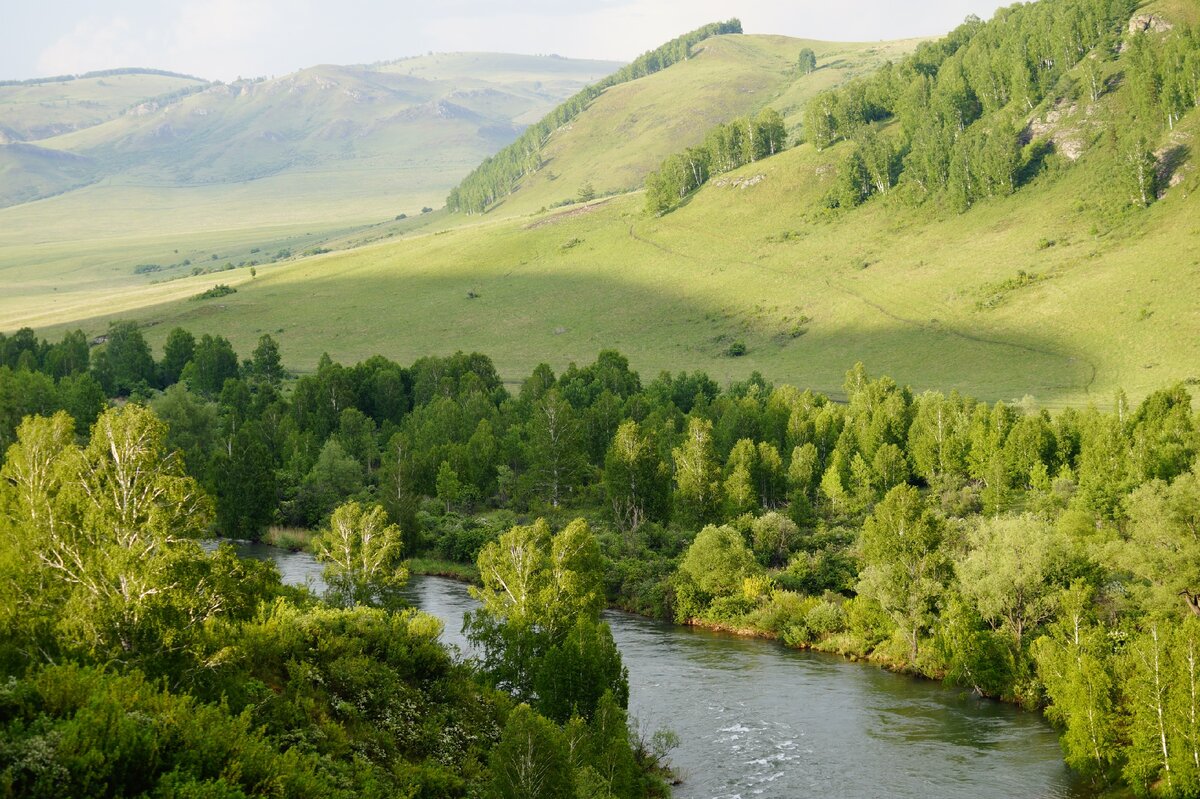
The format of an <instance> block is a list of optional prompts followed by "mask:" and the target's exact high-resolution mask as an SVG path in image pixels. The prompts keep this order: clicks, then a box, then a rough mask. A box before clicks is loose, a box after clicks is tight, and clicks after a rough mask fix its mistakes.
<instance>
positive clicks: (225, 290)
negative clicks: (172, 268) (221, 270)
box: [192, 283, 237, 300]
mask: <svg viewBox="0 0 1200 799" xmlns="http://www.w3.org/2000/svg"><path fill="white" fill-rule="evenodd" d="M230 294H237V289H235V288H234V287H233V286H227V285H225V284H224V283H218V284H217V285H215V286H213V287H212V288H210V289H208V290H207V291H202V292H200V293H199V294H197V295H195V296H194V297H192V299H193V300H212V299H216V298H217V297H228V296H229V295H230Z"/></svg>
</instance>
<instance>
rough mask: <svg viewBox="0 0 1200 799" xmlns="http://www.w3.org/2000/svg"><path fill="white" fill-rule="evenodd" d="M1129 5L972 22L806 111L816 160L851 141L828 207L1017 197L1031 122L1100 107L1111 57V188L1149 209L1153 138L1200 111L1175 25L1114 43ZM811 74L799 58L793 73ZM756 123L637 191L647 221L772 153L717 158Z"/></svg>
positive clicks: (1027, 172)
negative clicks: (1118, 80)
mask: <svg viewBox="0 0 1200 799" xmlns="http://www.w3.org/2000/svg"><path fill="white" fill-rule="evenodd" d="M1135 6H1136V3H1134V2H1132V1H1131V0H1116V2H1108V0H1042V2H1039V3H1029V4H1024V5H1014V6H1012V7H1010V8H1004V9H1001V10H1000V11H998V12H997V13H996V16H995V17H994V18H993V19H992V20H991V21H989V22H986V23H985V22H983V21H981V20H979V19H978V18H977V17H970V18H968V20H967V21H966V22H965V23H964V24H963V25H961V26H959V27H958V28H956V29H955V30H954V31H953V32H951V33H950V34H949V35H948V36H946V37H945V38H943V39H941V40H939V41H936V42H928V43H924V44H921V45H920V46H919V47H918V48H917V49H916V51H915V52H914V53H913V54H912V55H910V56H908V57H907V58H905V59H903V60H901V61H900V62H899V63H897V64H891V63H888V64H886V65H884V67H882V68H881V69H880V70H879V71H877V72H875V73H874V74H872V75H870V76H867V77H862V78H857V79H854V80H851V81H849V82H848V83H846V84H845V85H843V86H841V87H838V88H836V89H830V90H828V91H824V92H822V93H820V94H818V95H817V96H816V97H814V98H813V99H812V100H810V101H809V103H808V105H807V106H806V108H805V112H804V130H803V132H804V136H805V139H806V140H807V141H808V142H810V143H811V144H813V146H814V147H816V148H817V149H818V150H823V149H825V148H827V147H830V146H832V145H833V144H835V143H837V142H839V141H845V142H849V143H850V144H851V150H850V152H849V153H848V155H846V156H845V158H844V159H843V160H842V161H841V163H840V164H839V166H838V169H837V174H836V179H835V182H834V185H833V187H832V188H831V190H830V191H829V193H828V194H827V196H826V198H825V204H826V206H827V207H829V208H852V207H855V206H858V205H861V204H862V203H864V202H866V201H867V200H868V199H870V198H871V197H873V196H876V195H886V194H889V193H890V192H891V191H892V190H893V189H895V188H898V187H899V188H903V189H904V190H905V191H904V196H905V197H906V198H907V199H908V200H910V201H912V202H924V201H927V200H931V199H942V200H944V201H945V202H946V203H947V204H948V205H949V207H951V208H952V209H954V210H957V211H965V210H966V209H967V208H969V207H970V206H971V205H973V204H974V203H975V202H977V201H979V200H981V199H984V198H987V197H996V196H1004V195H1007V194H1011V193H1013V192H1014V191H1016V190H1017V188H1019V186H1020V185H1021V184H1022V182H1024V181H1027V180H1028V179H1030V178H1031V177H1032V176H1033V175H1034V174H1035V173H1036V171H1037V168H1038V165H1039V163H1040V162H1041V160H1042V159H1043V158H1044V157H1045V155H1046V152H1047V149H1048V145H1047V144H1046V143H1045V142H1043V141H1029V140H1027V139H1028V136H1027V133H1026V126H1025V120H1026V117H1027V116H1028V114H1029V113H1030V112H1031V111H1033V110H1034V109H1035V108H1036V107H1037V106H1038V105H1039V104H1040V103H1041V102H1042V101H1043V100H1045V99H1046V98H1047V97H1050V96H1055V95H1058V96H1060V97H1067V96H1070V95H1072V94H1082V95H1084V96H1086V99H1088V100H1090V101H1091V102H1096V101H1097V100H1098V99H1099V98H1100V97H1101V96H1102V95H1103V94H1104V93H1105V92H1106V91H1107V90H1108V89H1107V87H1108V86H1109V85H1111V81H1110V80H1109V77H1110V76H1109V75H1108V74H1107V72H1108V71H1109V70H1108V69H1107V68H1106V64H1107V63H1108V62H1110V61H1112V60H1113V59H1115V58H1116V57H1117V56H1118V55H1119V54H1123V56H1122V59H1121V61H1122V70H1123V73H1124V77H1125V84H1126V86H1127V87H1128V89H1127V92H1126V94H1127V97H1126V99H1125V101H1124V102H1123V103H1120V104H1119V105H1118V107H1117V109H1116V113H1115V115H1114V117H1113V118H1112V119H1111V120H1109V121H1108V125H1109V128H1108V133H1109V135H1108V137H1107V142H1106V143H1107V145H1108V146H1109V148H1110V149H1111V151H1112V155H1113V159H1114V168H1115V172H1116V178H1117V180H1116V181H1115V184H1114V186H1115V188H1116V190H1117V191H1119V192H1121V193H1122V202H1127V201H1132V202H1133V203H1134V204H1135V205H1140V206H1146V205H1149V204H1150V203H1151V202H1153V201H1154V199H1155V198H1156V197H1157V193H1158V190H1159V189H1160V188H1162V187H1160V186H1158V184H1157V182H1158V180H1159V178H1160V175H1161V170H1160V169H1158V166H1157V163H1156V160H1157V159H1156V155H1155V152H1154V150H1155V147H1156V143H1157V140H1158V138H1159V135H1160V134H1161V132H1162V131H1163V129H1165V128H1170V127H1173V126H1174V124H1175V123H1176V122H1178V121H1179V119H1180V118H1181V117H1182V116H1183V115H1184V114H1185V113H1186V112H1187V111H1188V110H1189V109H1191V108H1193V107H1195V106H1197V105H1200V31H1197V30H1195V29H1191V28H1187V27H1182V26H1180V27H1177V28H1174V29H1172V30H1171V31H1170V32H1169V33H1168V34H1167V35H1165V36H1164V35H1161V33H1158V32H1155V31H1153V30H1151V31H1143V30H1135V29H1133V28H1129V32H1128V34H1127V35H1125V36H1124V37H1123V36H1122V31H1123V30H1126V29H1127V23H1128V21H1129V18H1130V14H1131V13H1132V12H1133V10H1134V8H1135ZM810 63H811V59H810V58H809V57H803V58H802V59H801V72H802V73H803V72H804V71H805V69H806V68H807V65H809V64H810ZM1072 73H1074V74H1072ZM763 113H764V114H766V113H767V111H764V112H763ZM761 118H762V117H761V115H760V119H761ZM756 122H757V120H756ZM756 122H751V121H750V120H749V119H742V120H735V121H733V122H730V123H726V124H725V125H722V126H718V128H716V129H715V130H714V131H713V133H711V134H710V136H709V138H708V139H707V140H706V141H705V143H704V144H703V145H701V146H700V147H695V148H689V149H688V150H686V151H684V152H682V153H677V154H675V155H672V156H670V157H669V158H668V159H667V160H666V161H665V162H664V163H663V164H662V166H661V167H660V168H659V169H658V170H656V171H655V172H653V173H651V175H650V176H649V177H648V178H647V180H646V189H647V201H646V208H647V211H648V212H650V213H655V214H657V213H663V212H664V211H667V210H670V209H671V208H673V207H675V206H676V205H678V204H679V203H680V202H681V201H682V200H683V199H685V198H686V197H687V196H688V194H690V193H691V192H693V191H695V190H696V189H698V188H699V187H700V186H701V185H703V184H704V183H705V181H706V180H707V179H708V176H710V175H712V174H716V173H718V172H723V171H726V170H728V169H732V168H736V167H738V166H742V165H743V164H745V163H749V162H752V161H754V160H757V159H758V158H760V157H764V155H766V154H769V153H764V152H762V151H761V150H759V151H753V150H746V151H744V154H743V156H742V158H741V159H737V160H732V161H731V160H729V159H727V158H724V157H717V156H715V155H714V153H715V152H716V151H717V150H716V148H714V146H713V140H714V139H720V138H722V137H724V138H728V136H729V130H730V128H733V129H736V130H742V131H745V133H744V134H743V139H745V140H750V139H752V132H753V128H754V124H756ZM891 123H895V124H891Z"/></svg>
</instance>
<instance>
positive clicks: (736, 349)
mask: <svg viewBox="0 0 1200 799" xmlns="http://www.w3.org/2000/svg"><path fill="white" fill-rule="evenodd" d="M725 354H726V355H728V356H729V357H730V358H740V357H742V356H743V355H745V354H746V343H745V342H744V341H735V342H733V343H732V344H730V345H729V346H728V347H726V348H725Z"/></svg>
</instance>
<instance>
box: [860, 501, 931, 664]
mask: <svg viewBox="0 0 1200 799" xmlns="http://www.w3.org/2000/svg"><path fill="white" fill-rule="evenodd" d="M944 537H945V530H944V523H943V522H942V521H941V520H940V519H938V518H937V517H936V516H934V514H933V513H932V512H931V511H930V510H929V509H928V508H926V507H925V503H924V500H922V498H921V495H920V493H919V492H918V491H917V490H916V489H915V488H913V487H912V486H908V485H901V486H896V487H895V488H893V489H892V490H891V491H889V492H888V494H887V496H886V497H884V499H883V501H882V502H880V503H879V505H877V506H876V507H875V511H874V513H872V514H871V516H869V517H868V518H867V520H866V522H865V523H864V524H863V528H862V535H861V544H860V546H861V548H862V555H863V563H864V566H865V568H864V569H863V571H862V574H861V581H860V583H859V586H858V592H859V594H861V595H863V596H865V597H869V598H871V599H874V600H875V601H876V602H878V603H879V605H880V606H881V607H882V608H883V609H884V610H885V611H887V613H888V614H889V615H890V616H891V617H892V620H893V621H895V623H896V626H897V627H898V628H899V630H900V632H901V634H902V635H903V636H904V639H905V643H906V644H907V645H908V650H909V657H910V659H911V660H912V661H914V662H915V661H916V659H917V654H918V646H919V643H920V639H921V635H922V633H923V632H924V631H925V630H926V629H928V627H929V626H930V624H932V622H933V620H934V617H935V611H936V607H937V600H938V598H939V597H940V595H941V593H942V591H943V590H944V587H945V583H946V573H947V571H948V563H947V558H946V554H945V551H944V549H943V541H944Z"/></svg>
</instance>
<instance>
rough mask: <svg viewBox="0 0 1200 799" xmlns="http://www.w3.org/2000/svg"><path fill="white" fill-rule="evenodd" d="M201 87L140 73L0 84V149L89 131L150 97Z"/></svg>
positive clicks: (185, 80)
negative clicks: (6, 145) (15, 142)
mask: <svg viewBox="0 0 1200 799" xmlns="http://www.w3.org/2000/svg"><path fill="white" fill-rule="evenodd" d="M203 85H204V82H203V81H200V80H196V79H194V78H187V77H183V76H178V75H160V74H151V73H139V72H130V73H124V74H116V75H104V76H103V77H81V78H75V79H72V80H61V81H46V82H27V83H17V84H10V85H0V144H4V143H8V142H11V141H37V140H39V139H47V138H50V137H52V136H60V135H62V134H64V133H70V132H72V131H75V130H81V129H83V128H89V127H92V126H93V125H99V124H100V123H102V122H108V121H109V120H112V119H116V118H117V117H118V116H120V115H121V114H122V113H124V112H125V111H127V110H130V109H132V108H134V107H136V106H138V105H140V104H142V103H146V102H151V101H153V100H154V98H157V97H162V96H164V95H170V94H173V93H175V92H179V91H182V90H185V89H191V88H196V87H200V86H203ZM5 139H7V140H8V142H6V141H5Z"/></svg>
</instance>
